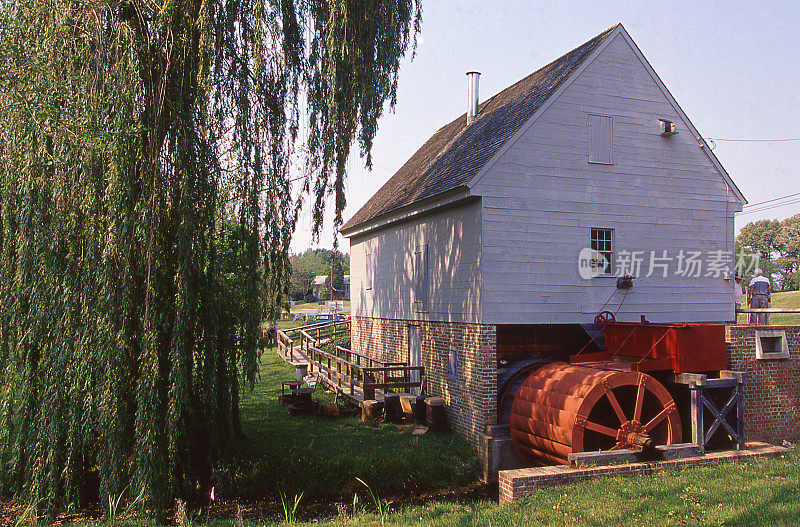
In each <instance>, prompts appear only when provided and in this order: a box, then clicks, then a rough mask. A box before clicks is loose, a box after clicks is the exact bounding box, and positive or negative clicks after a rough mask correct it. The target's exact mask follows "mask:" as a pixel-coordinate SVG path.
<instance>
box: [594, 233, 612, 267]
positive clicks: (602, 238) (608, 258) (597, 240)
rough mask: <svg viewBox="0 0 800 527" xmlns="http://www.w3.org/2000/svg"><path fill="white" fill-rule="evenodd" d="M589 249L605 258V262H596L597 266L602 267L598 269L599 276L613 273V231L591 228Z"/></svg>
mask: <svg viewBox="0 0 800 527" xmlns="http://www.w3.org/2000/svg"><path fill="white" fill-rule="evenodd" d="M590 247H591V248H592V249H594V250H595V251H597V252H599V253H600V254H602V255H603V257H604V258H605V262H597V265H600V266H602V269H598V270H597V272H598V273H600V274H612V273H613V272H614V229H598V228H594V227H593V228H592V232H591V245H590ZM598 260H599V258H598Z"/></svg>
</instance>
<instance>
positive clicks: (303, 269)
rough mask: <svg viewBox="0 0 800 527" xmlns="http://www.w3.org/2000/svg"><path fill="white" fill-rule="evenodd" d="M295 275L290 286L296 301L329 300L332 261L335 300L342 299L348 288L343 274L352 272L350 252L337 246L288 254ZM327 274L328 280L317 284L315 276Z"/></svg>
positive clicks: (291, 293) (291, 294)
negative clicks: (331, 248)
mask: <svg viewBox="0 0 800 527" xmlns="http://www.w3.org/2000/svg"><path fill="white" fill-rule="evenodd" d="M289 262H290V263H291V266H292V275H291V279H290V285H289V298H290V299H291V300H295V301H304V302H316V301H317V300H330V298H331V296H330V294H331V291H330V287H331V278H330V276H331V263H333V289H334V293H335V295H336V300H340V299H341V298H342V296H341V295H342V293H343V291H344V289H345V287H346V286H345V285H344V275H346V274H350V255H349V254H345V253H343V252H341V251H338V250H336V249H334V250H330V249H307V250H306V251H304V252H302V253H300V254H295V255H292V256H291V257H289ZM322 275H327V276H328V279H327V280H326V281H325V284H323V285H322V286H320V287H317V288H315V287H314V278H315V277H317V276H322Z"/></svg>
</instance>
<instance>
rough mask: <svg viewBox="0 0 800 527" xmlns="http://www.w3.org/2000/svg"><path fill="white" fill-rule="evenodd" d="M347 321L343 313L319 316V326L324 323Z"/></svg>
mask: <svg viewBox="0 0 800 527" xmlns="http://www.w3.org/2000/svg"><path fill="white" fill-rule="evenodd" d="M344 320H347V319H346V318H345V315H344V314H343V313H323V314H321V315H317V321H316V323H317V324H321V323H323V322H343V321H344Z"/></svg>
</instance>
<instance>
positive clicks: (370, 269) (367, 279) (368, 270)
mask: <svg viewBox="0 0 800 527" xmlns="http://www.w3.org/2000/svg"><path fill="white" fill-rule="evenodd" d="M372 257H373V254H372V253H365V254H364V289H372V275H373V273H374V272H375V266H374V265H373V264H374V262H373V261H372Z"/></svg>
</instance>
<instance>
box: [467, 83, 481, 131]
mask: <svg viewBox="0 0 800 527" xmlns="http://www.w3.org/2000/svg"><path fill="white" fill-rule="evenodd" d="M480 77H481V72H479V71H468V72H467V124H469V123H471V122H472V121H473V120H474V119H475V118H476V117H478V81H479V80H480Z"/></svg>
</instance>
